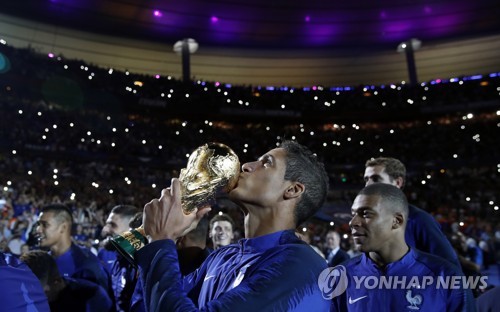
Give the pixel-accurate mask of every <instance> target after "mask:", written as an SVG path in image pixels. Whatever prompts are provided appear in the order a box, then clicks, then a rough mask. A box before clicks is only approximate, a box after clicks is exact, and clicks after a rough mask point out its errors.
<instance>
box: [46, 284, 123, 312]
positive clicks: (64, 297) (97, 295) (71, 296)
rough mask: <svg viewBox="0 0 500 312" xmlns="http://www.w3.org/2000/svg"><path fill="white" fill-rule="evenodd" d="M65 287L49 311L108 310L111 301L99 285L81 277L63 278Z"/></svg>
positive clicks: (111, 303) (104, 311)
mask: <svg viewBox="0 0 500 312" xmlns="http://www.w3.org/2000/svg"><path fill="white" fill-rule="evenodd" d="M64 281H65V283H66V287H65V288H64V289H63V290H62V291H61V292H60V293H59V295H58V296H57V299H56V300H55V301H52V302H50V310H51V312H67V311H71V312H110V311H115V310H114V306H113V301H112V300H111V298H109V296H108V294H107V293H106V290H104V288H102V287H101V286H99V285H97V284H95V283H92V282H89V281H87V280H83V279H73V278H64Z"/></svg>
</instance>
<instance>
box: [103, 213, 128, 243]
mask: <svg viewBox="0 0 500 312" xmlns="http://www.w3.org/2000/svg"><path fill="white" fill-rule="evenodd" d="M129 221H130V220H129V218H123V217H122V216H121V215H119V214H116V213H114V212H112V213H110V214H109V216H108V219H107V220H106V225H105V226H104V227H103V229H102V234H103V235H104V236H111V237H113V236H116V235H119V234H122V233H124V232H126V231H128V230H129V225H128V223H129Z"/></svg>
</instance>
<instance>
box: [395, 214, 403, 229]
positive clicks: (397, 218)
mask: <svg viewBox="0 0 500 312" xmlns="http://www.w3.org/2000/svg"><path fill="white" fill-rule="evenodd" d="M404 222H405V217H404V216H403V214H402V213H401V212H396V213H394V217H393V218H392V228H393V229H398V228H400V227H402V226H403V224H404Z"/></svg>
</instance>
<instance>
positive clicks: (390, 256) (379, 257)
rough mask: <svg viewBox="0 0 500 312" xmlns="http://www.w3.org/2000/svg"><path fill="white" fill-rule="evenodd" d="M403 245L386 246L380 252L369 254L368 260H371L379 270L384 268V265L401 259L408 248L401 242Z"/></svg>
mask: <svg viewBox="0 0 500 312" xmlns="http://www.w3.org/2000/svg"><path fill="white" fill-rule="evenodd" d="M403 243H404V244H394V245H392V246H386V247H387V248H384V249H382V250H378V251H376V252H375V251H374V252H370V253H369V257H370V259H372V260H373V261H374V262H375V263H376V264H377V265H378V266H379V267H380V268H384V267H385V266H386V265H388V264H390V263H393V262H396V261H398V260H400V259H401V258H403V257H404V256H405V255H406V254H407V253H408V251H409V250H410V248H409V247H408V245H407V244H406V243H405V242H404V241H403Z"/></svg>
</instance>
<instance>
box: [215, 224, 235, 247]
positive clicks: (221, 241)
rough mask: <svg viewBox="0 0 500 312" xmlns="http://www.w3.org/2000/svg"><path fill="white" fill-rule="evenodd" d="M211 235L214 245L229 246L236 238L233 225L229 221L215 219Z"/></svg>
mask: <svg viewBox="0 0 500 312" xmlns="http://www.w3.org/2000/svg"><path fill="white" fill-rule="evenodd" d="M210 237H211V238H212V241H213V243H214V245H217V247H219V246H227V245H229V244H231V241H232V239H233V238H234V234H233V226H232V225H231V222H229V221H215V222H214V224H213V225H212V230H211V231H210Z"/></svg>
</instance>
